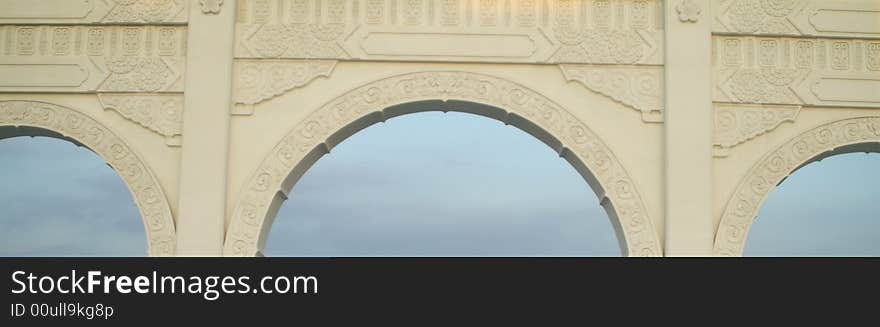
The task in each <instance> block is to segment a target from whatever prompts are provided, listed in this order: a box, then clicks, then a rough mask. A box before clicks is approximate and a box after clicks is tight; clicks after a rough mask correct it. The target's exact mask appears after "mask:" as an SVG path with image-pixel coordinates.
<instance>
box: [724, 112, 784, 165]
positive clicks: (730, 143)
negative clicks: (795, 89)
mask: <svg viewBox="0 0 880 327" xmlns="http://www.w3.org/2000/svg"><path fill="white" fill-rule="evenodd" d="M800 110H801V107H800V106H780V105H733V104H717V105H715V129H714V140H713V144H714V145H715V156H718V157H723V156H726V155H727V150H728V149H730V148H732V147H734V146H736V145H738V144H741V143H743V142H746V141H748V140H751V139H753V138H755V137H757V136H759V135H761V134H764V133H768V132H770V131H772V130H774V129H776V127H779V125H781V124H782V123H785V122H794V120H795V118H797V115H798V113H799V112H800Z"/></svg>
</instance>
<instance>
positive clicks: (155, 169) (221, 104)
mask: <svg viewBox="0 0 880 327" xmlns="http://www.w3.org/2000/svg"><path fill="white" fill-rule="evenodd" d="M878 96H880V5H878V3H877V2H876V1H870V0H864V1H857V0H853V1H832V0H721V1H708V0H669V1H660V0H584V1H575V0H567V1H566V0H443V1H441V0H437V1H433V0H237V1H236V0H225V1H223V0H149V1H148V0H82V1H79V0H64V1H61V0H27V1H25V0H0V138H6V137H13V136H19V135H44V136H52V137H58V138H63V139H68V140H71V141H74V142H77V143H79V144H82V145H84V146H87V147H88V148H90V149H92V150H93V151H94V152H95V153H97V154H98V155H100V156H101V157H103V158H104V159H105V160H106V161H107V162H108V163H109V164H110V165H111V166H112V167H113V168H114V169H115V170H116V171H117V172H118V173H119V175H120V176H121V177H122V179H123V180H124V181H125V183H126V184H127V185H128V187H129V189H130V190H131V192H132V195H133V198H134V200H135V203H136V204H137V205H138V207H139V209H140V212H141V214H142V216H143V219H144V226H145V230H146V233H147V235H148V240H149V254H150V255H157V256H160V255H185V256H189V255H198V256H202V255H206V256H219V255H235V256H253V255H260V254H261V251H262V248H263V246H264V244H265V241H266V237H267V235H268V232H269V230H270V228H271V225H272V220H273V219H274V216H275V214H276V213H277V212H278V209H279V208H280V205H281V203H282V202H283V201H284V200H285V199H286V198H287V194H288V192H289V191H290V189H291V188H292V187H293V185H294V184H295V183H296V181H297V180H298V178H299V177H300V176H302V174H303V173H304V172H305V171H306V170H307V169H308V168H309V167H310V166H311V165H312V164H313V163H314V162H315V161H316V160H318V159H319V158H320V157H321V156H322V155H324V154H326V153H327V152H329V151H330V149H332V148H333V147H334V146H335V145H336V144H338V143H339V142H341V141H342V140H344V139H345V138H347V137H349V136H351V135H353V134H354V133H356V132H357V131H359V130H360V129H363V128H365V127H367V126H369V125H371V124H374V123H377V122H381V121H384V120H386V119H388V118H391V117H395V116H399V115H405V114H409V113H414V112H419V111H425V110H439V111H461V112H468V113H473V114H477V115H482V116H486V117H489V118H493V119H497V120H500V121H502V122H504V123H507V124H509V125H513V126H515V127H518V128H521V129H523V130H525V131H526V132H528V133H530V134H532V135H534V136H535V137H536V138H538V139H540V140H541V141H543V142H544V143H546V144H547V145H548V146H550V147H552V148H553V149H554V150H556V151H557V152H558V153H559V154H560V156H562V157H563V158H565V159H566V160H567V161H568V162H570V163H571V164H572V165H573V166H574V167H575V168H576V170H577V171H578V172H579V173H580V174H581V175H582V176H583V177H584V179H585V180H586V181H587V183H588V184H589V185H590V186H591V187H592V189H593V190H594V191H595V192H596V194H597V196H598V197H599V198H600V199H601V204H602V205H603V207H605V209H606V211H607V212H608V214H609V217H610V218H611V220H612V221H613V222H614V225H615V228H616V230H617V233H618V238H619V239H620V242H621V247H622V248H623V250H624V253H626V254H627V255H629V256H661V255H667V256H711V255H741V254H742V249H743V245H744V243H745V240H746V236H747V232H748V229H749V226H750V224H751V222H752V220H753V219H754V217H755V215H756V213H757V210H758V208H759V207H760V205H761V202H762V201H763V199H764V198H765V197H766V196H767V194H769V192H770V191H771V190H772V189H773V187H774V186H775V185H776V184H777V183H778V182H779V181H781V180H782V179H784V178H785V177H786V176H788V175H789V174H791V173H792V172H793V171H794V170H796V169H797V168H799V167H801V166H803V165H804V164H806V163H809V162H811V161H814V160H818V159H821V158H824V157H827V156H830V155H835V154H839V153H845V152H853V151H880V97H878ZM586 200H587V199H585V201H586Z"/></svg>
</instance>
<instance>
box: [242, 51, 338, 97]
mask: <svg viewBox="0 0 880 327" xmlns="http://www.w3.org/2000/svg"><path fill="white" fill-rule="evenodd" d="M335 66H336V61H333V60H269V61H267V60H244V61H236V62H235V87H234V89H235V91H234V98H235V103H236V104H245V105H253V104H257V103H260V102H263V101H266V100H269V99H271V98H274V97H276V96H278V95H281V94H283V93H285V92H288V91H290V90H293V89H295V88H299V87H303V86H305V85H306V84H308V83H309V82H311V81H312V80H314V79H315V78H318V77H320V76H330V73H331V72H332V71H333V68H334V67H335Z"/></svg>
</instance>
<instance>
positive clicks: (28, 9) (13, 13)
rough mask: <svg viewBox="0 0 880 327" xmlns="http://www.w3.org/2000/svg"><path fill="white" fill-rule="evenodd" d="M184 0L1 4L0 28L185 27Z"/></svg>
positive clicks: (51, 0) (49, 0) (8, 1)
mask: <svg viewBox="0 0 880 327" xmlns="http://www.w3.org/2000/svg"><path fill="white" fill-rule="evenodd" d="M188 4H189V1H188V0H64V1H63V4H62V3H61V1H58V0H3V1H0V24H22V23H47V24H48V23H51V24H91V23H101V24H105V23H125V24H150V23H163V24H167V23H185V22H186V21H187V13H188V10H187V8H188Z"/></svg>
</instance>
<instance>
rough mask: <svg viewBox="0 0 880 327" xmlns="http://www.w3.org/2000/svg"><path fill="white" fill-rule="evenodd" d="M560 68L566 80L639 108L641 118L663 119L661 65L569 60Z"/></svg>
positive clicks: (655, 120)
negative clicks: (630, 64) (590, 62)
mask: <svg viewBox="0 0 880 327" xmlns="http://www.w3.org/2000/svg"><path fill="white" fill-rule="evenodd" d="M560 68H561V69H562V74H563V75H564V76H565V79H566V80H569V81H577V82H578V83H580V84H582V85H584V86H585V87H586V88H588V89H590V90H592V91H594V92H597V93H599V94H603V95H605V96H607V97H610V98H611V99H614V100H615V101H617V102H620V103H622V104H623V105H626V106H628V107H630V108H633V109H636V110H638V111H640V112H641V113H642V120H643V121H645V122H662V121H663V82H662V81H663V68H661V67H609V66H599V65H569V64H567V65H560Z"/></svg>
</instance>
